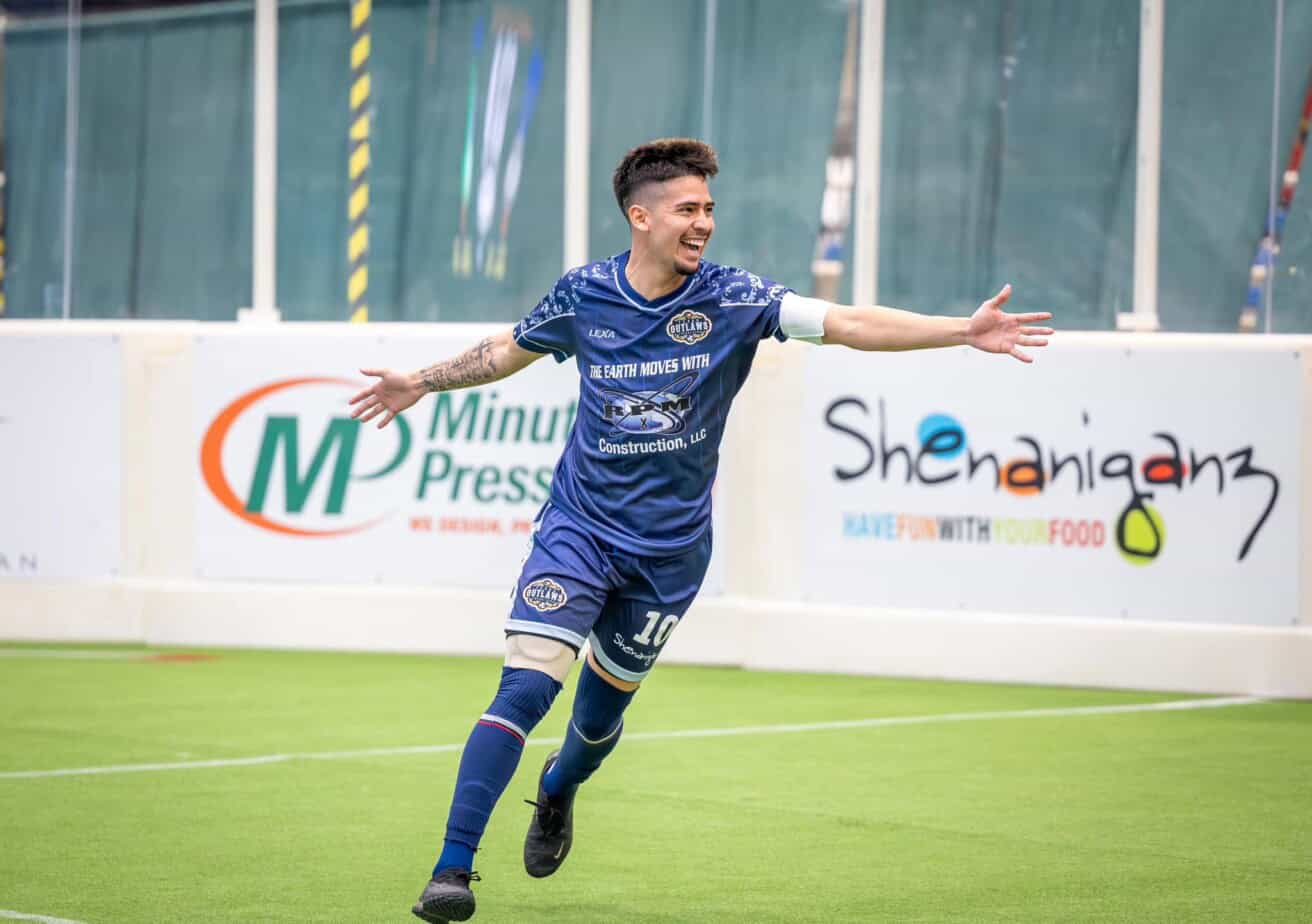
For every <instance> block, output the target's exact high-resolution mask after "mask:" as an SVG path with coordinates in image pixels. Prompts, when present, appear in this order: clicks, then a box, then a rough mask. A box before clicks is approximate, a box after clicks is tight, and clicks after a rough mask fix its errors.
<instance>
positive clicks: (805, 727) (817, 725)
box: [0, 696, 1266, 780]
mask: <svg viewBox="0 0 1312 924" xmlns="http://www.w3.org/2000/svg"><path fill="white" fill-rule="evenodd" d="M1263 702H1266V700H1264V699H1261V698H1260V697H1255V696H1221V697H1210V698H1208V699H1173V700H1165V701H1162V702H1156V703H1123V704H1120V705H1114V706H1111V705H1108V706H1068V707H1055V708H1048V709H1013V710H1009V711H994V712H943V713H931V714H930V715H906V716H885V717H883V718H878V719H847V720H840V721H834V722H809V723H800V724H788V725H742V726H738V727H736V728H735V727H731V728H690V729H684V730H682V731H663V732H631V733H629V734H626V735H625V736H624V740H625V741H663V740H668V739H672V738H727V737H731V736H735V735H781V734H796V733H799V732H812V731H834V730H840V729H853V728H884V727H889V726H896V725H933V724H938V723H943V722H978V721H997V720H1006V719H1048V718H1071V717H1076V716H1089V715H1124V714H1129V713H1140V712H1180V711H1187V710H1194V709H1220V708H1224V707H1227V706H1250V705H1254V704H1257V703H1263ZM557 743H558V742H557V741H556V740H555V739H554V738H552V739H542V738H537V739H534V738H530V739H529V740H528V742H527V743H526V746H527V747H554V746H555V745H556V744H557ZM464 746H465V745H464V743H463V742H461V743H460V744H420V745H411V746H409V747H392V748H363V749H359V750H350V751H304V752H299V753H296V752H293V753H288V754H262V755H259V756H256V757H228V758H215V759H212V760H187V761H175V762H169V763H150V764H114V765H110V766H105V767H65V768H60V769H54V770H11V771H7V772H2V773H0V780H28V779H42V778H48V777H60V776H105V775H109V774H116V773H151V772H161V771H168V770H206V769H217V768H225V767H252V766H260V765H264V764H281V763H288V762H290V761H294V760H351V759H355V758H361V757H402V756H407V755H411V754H449V753H455V752H458V751H460V750H463V749H464Z"/></svg>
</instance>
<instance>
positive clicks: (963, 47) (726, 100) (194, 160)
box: [4, 0, 1312, 331]
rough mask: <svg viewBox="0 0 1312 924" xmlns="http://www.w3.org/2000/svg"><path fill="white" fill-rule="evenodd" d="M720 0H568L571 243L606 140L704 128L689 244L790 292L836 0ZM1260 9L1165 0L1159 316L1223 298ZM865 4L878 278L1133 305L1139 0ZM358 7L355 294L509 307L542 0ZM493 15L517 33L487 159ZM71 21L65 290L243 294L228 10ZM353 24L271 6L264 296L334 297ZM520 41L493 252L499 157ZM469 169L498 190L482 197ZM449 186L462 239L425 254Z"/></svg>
mask: <svg viewBox="0 0 1312 924" xmlns="http://www.w3.org/2000/svg"><path fill="white" fill-rule="evenodd" d="M715 9H716V10H717V11H718V12H717V15H716V18H715V22H714V27H715V36H714V39H715V40H714V42H713V57H712V63H711V66H710V70H709V71H708V70H707V66H706V63H705V40H706V35H707V18H706V17H707V12H706V11H707V4H706V3H705V2H704V0H670V2H666V3H661V4H648V3H639V2H636V0H634V2H629V0H594V3H593V83H592V112H591V122H592V132H591V172H592V187H591V190H590V214H589V226H590V240H589V244H590V255H591V256H593V257H599V256H604V255H606V254H609V253H613V252H616V251H618V250H620V249H622V248H624V247H625V246H627V243H628V236H627V230H626V227H625V225H624V221H623V218H622V216H621V215H620V213H619V211H618V209H617V208H616V207H615V205H614V203H613V201H612V198H611V194H610V185H609V179H610V173H611V170H612V169H613V168H614V165H615V163H616V162H617V161H618V159H619V158H620V156H622V154H623V153H624V151H625V150H627V149H628V148H629V147H631V146H633V145H634V144H637V143H640V142H641V141H644V140H647V139H649V138H653V137H659V136H665V135H676V134H688V135H698V134H701V133H702V131H703V129H704V127H705V126H709V129H710V130H709V134H710V140H711V141H712V143H714V144H715V145H716V147H717V148H718V150H719V151H720V154H721V160H722V166H723V172H722V173H721V175H720V177H719V178H718V179H717V181H716V182H715V183H714V184H713V191H714V192H715V195H716V197H717V199H718V201H719V227H718V230H717V235H716V241H715V243H714V244H713V247H712V252H711V256H712V258H713V259H716V260H717V261H720V262H726V263H738V264H741V265H745V266H748V267H751V268H753V269H755V270H757V271H759V272H762V273H765V274H767V275H772V276H774V277H775V278H777V279H779V280H780V281H783V282H786V283H788V284H790V285H793V286H795V287H797V288H799V289H801V290H803V291H807V290H809V289H810V277H811V268H810V261H811V257H812V253H813V247H814V243H815V237H816V231H817V229H818V225H819V219H820V205H821V197H822V194H823V190H824V178H825V159H826V156H827V154H828V153H829V148H830V145H831V143H832V139H833V134H834V121H835V113H836V110H837V106H838V88H839V81H840V75H841V70H842V59H843V50H844V39H845V34H846V29H847V17H848V10H849V5H848V3H847V2H846V0H824V2H817V3H807V4H802V3H795V2H792V0H719V2H718V3H717V4H716V5H715ZM1274 9H1275V6H1274V2H1267V3H1261V4H1256V5H1247V6H1245V5H1240V4H1234V3H1231V2H1229V0H1190V2H1188V3H1168V4H1167V5H1166V38H1165V63H1164V78H1163V85H1164V87H1163V121H1162V182H1161V210H1160V227H1161V237H1160V241H1159V253H1160V262H1159V287H1160V298H1159V307H1160V313H1161V317H1162V320H1163V324H1164V326H1165V327H1166V328H1167V329H1176V330H1233V329H1234V326H1235V318H1236V315H1237V312H1238V308H1239V306H1240V305H1241V304H1242V302H1243V298H1244V292H1245V289H1246V286H1247V280H1248V265H1249V263H1250V262H1251V259H1252V255H1253V250H1254V246H1255V244H1256V239H1257V235H1258V232H1259V231H1260V229H1261V226H1262V222H1263V218H1264V215H1265V210H1266V199H1267V195H1268V182H1269V173H1270V155H1271V151H1270V98H1271V82H1272V77H1273V66H1274V62H1273V60H1272V42H1273V38H1274ZM1285 9H1286V13H1285V16H1286V19H1285V34H1284V61H1283V67H1282V74H1281V79H1282V82H1283V87H1284V92H1283V99H1282V103H1281V106H1280V130H1279V133H1278V139H1279V140H1278V142H1277V151H1276V158H1277V162H1278V170H1283V168H1284V164H1285V161H1286V159H1287V157H1288V152H1289V146H1290V143H1291V142H1292V139H1293V137H1294V133H1295V131H1296V127H1297V126H1296V123H1297V118H1298V112H1299V109H1300V105H1301V101H1302V94H1303V92H1304V89H1305V86H1306V79H1307V69H1308V67H1309V65H1312V56H1309V55H1308V54H1307V53H1306V52H1305V51H1304V49H1305V48H1307V47H1308V44H1309V39H1312V0H1286V5H1285ZM886 12H887V15H886V26H885V82H884V94H883V99H882V104H883V143H882V167H881V209H882V212H881V218H880V250H879V267H880V272H879V296H880V300H881V301H883V302H885V303H891V304H899V305H904V306H906V307H910V308H915V309H917V310H922V311H930V312H962V311H967V310H969V309H970V308H972V307H973V306H974V305H975V304H976V303H977V302H978V301H979V300H980V299H981V298H982V297H984V296H985V295H987V294H989V293H991V292H992V291H994V290H995V289H996V288H997V287H998V286H999V285H1001V284H1002V283H1003V282H1007V281H1010V282H1012V283H1013V284H1014V285H1015V286H1016V290H1017V300H1018V302H1019V303H1021V304H1024V305H1026V306H1034V307H1039V306H1042V307H1049V308H1051V309H1053V310H1054V311H1055V312H1057V314H1058V319H1059V323H1060V324H1061V325H1062V326H1063V327H1065V328H1068V329H1069V328H1103V329H1106V328H1110V327H1112V326H1113V324H1114V319H1115V314H1116V313H1117V312H1119V311H1128V310H1130V309H1131V307H1132V281H1133V211H1134V186H1135V181H1134V176H1135V163H1134V161H1135V143H1134V135H1135V127H1136V109H1137V73H1138V34H1139V0H1106V2H1100V3H1096V4H1095V3H1088V4H1073V3H1068V2H1059V0H936V2H934V3H923V2H920V0H887V2H886ZM372 28H373V54H372V57H371V68H372V78H373V94H372V99H373V109H372V114H373V136H372V139H371V141H372V166H371V176H370V181H371V194H372V195H371V206H370V216H369V219H370V226H371V240H370V265H369V266H370V286H369V305H370V309H371V317H372V318H374V319H376V320H485V319H486V320H493V319H495V320H509V319H513V318H515V317H518V316H519V315H521V314H522V313H523V312H524V311H525V310H527V309H528V308H529V307H530V306H531V305H532V304H533V303H534V302H535V301H536V299H537V298H538V297H539V296H540V294H541V293H542V291H544V290H545V288H546V286H547V285H548V284H549V282H550V281H551V280H552V279H554V278H555V277H556V275H557V274H558V273H559V271H560V270H561V268H562V264H563V247H562V243H561V229H562V225H563V217H564V216H563V208H564V203H563V195H562V177H563V172H564V145H565V143H566V137H567V128H566V126H565V125H564V70H565V35H564V33H565V3H564V2H563V0H516V2H513V3H493V2H491V0H443V2H441V3H438V2H437V0H383V2H376V3H375V4H374V14H373V22H372ZM507 30H512V31H513V32H514V34H515V35H516V36H517V37H518V38H517V40H516V42H515V43H514V44H515V45H516V55H517V57H516V63H515V67H514V69H513V76H512V77H511V78H510V79H509V81H508V83H507V84H506V86H507V87H508V91H507V92H506V93H505V94H504V96H503V100H504V103H505V106H504V112H505V116H506V122H505V129H504V132H502V133H501V134H500V135H499V138H500V152H499V156H498V157H497V158H496V159H495V161H494V162H491V163H489V165H488V167H487V168H486V169H485V168H484V165H483V160H484V158H483V153H484V152H485V151H486V150H488V149H489V146H491V147H493V148H495V147H496V144H495V141H496V137H494V136H497V133H496V132H495V131H494V132H491V133H489V132H488V126H487V115H488V109H489V98H490V96H491V95H492V94H490V92H489V86H490V82H491V78H492V61H493V58H494V53H495V48H496V44H497V37H498V36H499V35H500V36H502V37H504V36H505V34H507ZM82 34H83V40H82V59H81V84H80V93H81V106H80V112H79V117H80V118H79V149H78V155H77V164H76V183H77V186H76V189H77V212H76V221H75V225H74V228H73V245H74V247H73V252H74V260H75V266H74V269H75V272H74V274H73V278H74V291H73V292H72V304H73V313H74V315H75V316H77V317H147V318H161V317H196V318H205V319H230V318H232V317H233V316H234V312H235V310H236V308H238V307H239V306H242V305H246V304H249V302H250V272H251V193H250V188H251V178H252V170H251V142H252V115H253V112H252V105H251V97H252V76H251V68H252V50H253V49H252V42H253V21H252V15H251V13H250V10H249V8H248V7H245V8H243V7H239V6H229V7H227V8H225V10H222V11H219V12H217V13H216V12H213V11H209V12H206V13H204V14H202V15H193V16H190V17H189V18H187V17H184V18H170V19H163V18H159V17H154V18H152V17H151V16H150V15H146V14H136V15H133V16H130V17H127V18H120V19H119V20H116V21H115V22H114V23H113V24H106V23H105V22H104V21H100V22H97V21H95V20H94V19H93V20H88V21H87V24H86V26H85V27H84V29H83V33H82ZM479 36H481V39H480V38H479ZM349 37H350V32H349V24H348V13H347V4H346V3H314V2H308V3H299V4H296V5H292V4H288V5H285V6H284V7H283V9H282V10H281V15H280V36H279V43H280V55H279V58H280V60H279V79H280V96H279V131H280V141H279V183H278V205H279V213H278V214H279V219H278V301H279V305H280V307H281V308H282V310H283V313H284V316H285V317H287V318H290V319H341V318H345V317H346V316H347V299H346V272H347V265H346V263H347V261H346V237H347V232H348V223H347V215H346V197H347V193H348V190H349V183H348V178H347V152H348V144H347V137H346V134H347V127H348V116H349V112H348V104H347V93H348V82H349V68H348V63H347V62H348V53H349V49H348V43H349ZM4 41H5V51H6V58H7V60H6V81H5V144H6V157H7V179H8V184H7V188H6V193H5V194H6V197H7V206H8V209H7V218H8V241H7V245H8V266H7V278H6V290H7V296H8V313H9V314H10V315H12V316H19V317H23V316H27V317H33V316H35V317H41V316H55V315H58V314H59V313H60V309H61V303H62V296H63V293H62V284H63V283H62V280H63V275H64V267H63V233H64V228H63V208H64V163H63V151H64V105H65V98H66V89H67V88H66V86H65V66H66V48H65V42H66V33H65V31H64V30H63V29H62V28H61V27H59V25H58V24H55V25H50V26H46V27H40V28H33V27H32V26H30V25H26V26H24V25H19V26H14V25H11V26H9V28H7V30H6V32H5V35H4ZM535 54H536V55H539V56H540V70H541V79H540V90H539V93H538V96H537V105H536V109H535V111H534V113H533V118H532V119H531V120H530V121H529V122H528V124H527V126H526V127H525V132H524V145H523V151H524V160H523V173H522V180H521V182H520V184H519V187H518V190H517V195H516V196H515V199H514V202H513V209H512V210H511V211H510V213H509V218H508V220H507V221H506V222H505V229H506V237H505V260H504V272H501V271H500V262H499V261H498V260H496V259H493V255H494V254H495V253H496V252H498V249H499V248H500V246H501V241H502V222H503V215H504V213H505V208H504V206H505V197H504V190H505V188H506V179H507V162H508V160H509V153H510V150H511V147H512V145H513V143H514V138H515V135H516V133H517V131H518V129H519V124H520V117H521V113H522V112H523V110H524V107H525V103H526V100H527V98H528V96H529V95H530V94H529V93H528V83H529V79H528V74H529V71H530V70H531V66H530V62H531V60H532V58H533V57H534V55H535ZM471 81H472V86H473V105H472V109H471V105H470V96H471V94H470V88H471ZM704 97H709V100H710V111H709V112H704V111H703V109H704V102H703V100H704ZM471 112H472V123H473V143H472V147H471V146H470V144H469V142H468V139H467V132H466V126H467V124H468V123H469V122H470V118H471ZM494 121H495V120H494ZM490 142H491V144H489V143H490ZM467 151H468V152H471V153H472V170H471V173H470V179H469V181H468V182H466V181H465V178H464V175H463V166H464V163H465V159H466V154H467ZM858 169H859V167H858ZM485 174H486V175H487V176H488V177H490V178H492V179H493V180H494V181H495V186H496V192H495V193H494V194H493V197H492V201H493V202H494V205H493V207H492V208H491V209H490V210H489V209H484V218H483V219H482V224H481V225H480V219H479V217H478V208H477V199H478V188H479V186H480V180H481V179H482V178H483V177H484V175H485ZM462 202H464V207H463V209H462ZM1309 208H1312V199H1309V196H1308V194H1307V193H1303V194H1302V195H1301V196H1299V197H1297V198H1296V199H1295V202H1294V208H1293V211H1292V213H1291V214H1290V216H1289V220H1288V224H1287V226H1286V230H1285V243H1284V248H1283V252H1282V254H1281V256H1280V263H1279V270H1278V273H1277V277H1276V282H1275V287H1274V293H1275V325H1274V326H1275V329H1276V330H1303V331H1307V330H1312V278H1310V277H1309V273H1308V268H1309V267H1312V227H1310V223H1309V221H1308V220H1307V217H1306V216H1307V215H1308V210H1309ZM462 211H463V213H464V218H463V227H464V229H465V232H464V237H465V238H467V239H469V240H470V242H471V243H470V244H469V248H470V250H471V251H472V252H471V259H472V263H473V265H472V266H469V267H465V266H462V265H460V264H459V261H456V262H453V256H458V255H459V253H460V251H458V250H456V249H454V248H455V247H456V244H457V239H458V238H460V237H461V227H462V217H461V216H462ZM480 238H481V239H482V240H483V246H482V250H483V256H484V259H483V261H482V262H481V263H480V261H479V260H478V258H477V252H478V251H479V249H480V248H479V246H478V243H477V242H478V240H479V239H480ZM850 243H851V242H850V236H849V240H848V248H849V252H848V253H845V254H844V258H845V263H846V264H847V266H848V268H849V272H850V263H851V259H850ZM843 294H844V295H845V296H846V295H850V285H849V284H845V285H844V287H843Z"/></svg>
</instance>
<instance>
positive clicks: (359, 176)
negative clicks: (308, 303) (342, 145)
mask: <svg viewBox="0 0 1312 924" xmlns="http://www.w3.org/2000/svg"><path fill="white" fill-rule="evenodd" d="M371 12H372V10H371V6H370V0H351V131H350V148H351V158H350V161H349V168H348V170H349V173H350V178H351V197H350V199H349V200H348V202H347V207H346V211H347V215H348V216H349V217H350V229H351V230H350V235H349V237H347V239H346V257H347V264H348V266H349V267H350V268H349V271H348V272H349V275H348V276H347V281H346V297H347V301H348V302H349V303H350V306H351V321H352V322H354V323H363V322H365V321H368V320H369V301H368V293H369V14H370V13H371Z"/></svg>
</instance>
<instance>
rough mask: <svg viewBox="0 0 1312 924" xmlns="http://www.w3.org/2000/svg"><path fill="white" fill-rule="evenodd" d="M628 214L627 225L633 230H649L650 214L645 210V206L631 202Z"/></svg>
mask: <svg viewBox="0 0 1312 924" xmlns="http://www.w3.org/2000/svg"><path fill="white" fill-rule="evenodd" d="M628 214H629V227H631V228H633V229H634V230H635V231H650V230H651V214H650V213H649V212H648V211H647V209H646V207H645V206H642V205H639V204H638V203H637V202H634V203H631V204H630V205H629V212H628Z"/></svg>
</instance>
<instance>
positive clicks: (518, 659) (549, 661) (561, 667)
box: [506, 632, 578, 683]
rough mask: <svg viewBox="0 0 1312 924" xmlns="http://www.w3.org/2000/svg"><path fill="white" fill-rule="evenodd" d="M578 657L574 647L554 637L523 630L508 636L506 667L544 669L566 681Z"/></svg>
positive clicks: (556, 677) (545, 671) (544, 671)
mask: <svg viewBox="0 0 1312 924" xmlns="http://www.w3.org/2000/svg"><path fill="white" fill-rule="evenodd" d="M576 657H578V654H577V653H576V652H575V651H574V649H573V648H571V647H569V646H568V645H566V644H565V643H564V642H558V641H556V640H555V639H554V638H543V637H542V636H540V635H526V634H524V633H522V632H517V633H515V634H513V635H507V636H506V667H524V668H528V669H530V670H535V671H542V673H544V674H547V675H549V676H551V677H554V678H555V679H556V680H559V681H560V682H561V683H564V682H565V678H566V677H568V676H569V669H570V666H571V665H573V663H574V659H575V658H576Z"/></svg>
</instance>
